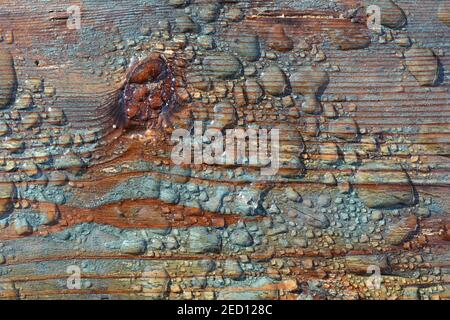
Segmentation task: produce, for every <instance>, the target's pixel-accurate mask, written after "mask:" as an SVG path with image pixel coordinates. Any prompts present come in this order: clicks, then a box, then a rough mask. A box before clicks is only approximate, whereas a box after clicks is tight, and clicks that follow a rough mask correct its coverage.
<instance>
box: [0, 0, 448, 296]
mask: <svg viewBox="0 0 450 320" xmlns="http://www.w3.org/2000/svg"><path fill="white" fill-rule="evenodd" d="M395 3H396V4H394V3H393V2H391V1H388V0H383V1H375V0H374V1H356V0H339V1H335V2H330V1H321V0H317V1H282V0H272V1H269V0H268V1H251V0H245V1H244V0H242V1H231V0H230V1H219V0H217V1H215V0H192V1H186V2H185V1H177V0H164V1H152V0H147V1H145V0H132V1H100V0H85V1H62V0H59V1H45V2H44V1H37V0H36V1H35V0H33V1H30V0H27V1H17V0H14V1H13V0H1V2H0V34H1V36H2V41H1V42H0V72H1V73H0V107H1V110H0V114H1V117H0V135H1V137H0V139H1V141H2V144H1V147H0V156H1V157H0V165H1V166H0V171H1V172H0V177H1V186H0V210H1V212H2V214H1V217H0V242H1V244H0V296H1V297H2V298H15V299H17V298H19V299H33V298H36V299H48V298H57V299H99V298H101V299H130V298H131V299H228V298H243V299H448V298H449V292H450V288H449V281H450V279H449V274H448V271H449V259H450V252H449V245H448V241H449V240H450V219H449V211H448V210H449V208H450V202H449V201H450V198H449V197H448V195H449V179H448V177H449V161H448V156H449V126H448V124H449V121H450V114H449V112H450V109H449V108H450V103H449V102H450V91H449V89H450V80H449V71H448V70H449V68H450V58H449V49H450V33H449V31H450V22H449V21H450V18H449V16H450V4H449V1H436V0H432V1H431V0H424V1H413V0H399V1H395ZM371 4H375V5H378V6H379V7H380V8H381V18H382V19H381V23H382V25H383V26H382V32H380V33H379V34H378V33H377V32H375V31H373V30H369V29H368V27H367V24H366V7H367V6H369V5H371ZM72 5H77V6H79V8H80V10H81V29H79V30H76V29H75V30H74V29H69V28H68V27H67V20H68V19H71V16H70V15H69V14H68V13H67V12H66V10H67V8H68V7H70V6H72ZM155 52H156V53H158V54H160V55H162V56H163V57H164V59H166V60H167V66H168V68H169V70H170V71H171V72H172V73H173V77H174V79H175V80H174V81H175V82H174V84H173V90H172V89H171V88H169V87H167V88H166V87H162V88H163V89H161V90H163V92H164V90H166V89H167V90H169V89H170V90H169V91H167V92H170V93H169V94H168V95H170V97H171V99H173V100H170V102H169V103H168V104H170V103H172V104H171V105H170V106H171V107H173V108H170V112H167V113H164V112H161V114H160V117H159V118H158V119H157V120H161V119H163V120H164V121H163V122H161V123H163V124H167V123H168V122H167V121H169V122H170V124H171V125H172V126H170V125H169V126H167V127H166V126H163V127H159V126H154V127H150V126H149V124H157V123H158V121H156V119H151V120H145V121H144V120H140V121H141V122H143V123H141V124H142V126H130V125H126V121H127V119H126V118H127V111H126V110H125V109H124V105H123V103H121V101H120V100H121V96H122V92H123V90H124V88H125V86H126V85H127V83H130V81H129V79H130V78H132V73H133V70H135V69H134V68H135V66H136V64H138V61H142V60H144V59H145V57H147V56H149V55H150V54H151V53H155ZM217 57H218V58H217ZM236 61H237V62H236ZM127 81H128V82H127ZM150 82H152V81H149V83H150ZM158 90H159V89H158ZM260 91H261V94H259V93H258V92H260ZM157 93H159V91H158V92H157ZM158 112H159V111H158ZM128 116H129V113H128ZM162 116H164V118H162ZM194 120H198V121H202V122H203V124H205V125H206V124H212V126H216V127H217V126H219V127H227V128H231V127H236V128H244V129H247V128H249V126H252V125H253V126H254V125H257V126H260V127H262V128H267V129H274V128H277V129H280V130H281V146H280V158H281V160H282V161H283V163H282V166H281V169H280V171H279V172H278V174H276V175H274V176H271V177H261V175H260V168H258V167H249V166H242V167H240V166H224V165H207V164H196V165H189V166H186V165H185V166H176V165H174V164H173V162H172V161H171V157H170V156H171V151H172V148H173V143H171V142H170V133H171V132H172V130H173V129H174V128H190V127H191V125H192V122H193V121H194ZM68 268H69V269H68ZM70 268H72V269H70ZM73 268H79V270H80V275H81V288H78V289H77V288H68V280H69V282H70V279H73V275H72V274H71V272H72V271H73V270H74V269H73ZM373 268H375V269H376V270H379V271H380V277H381V279H382V281H381V287H380V288H373V287H371V286H370V285H368V282H367V281H368V280H370V279H376V278H374V277H371V273H370V272H371V271H370V270H373ZM69 277H71V278H69ZM70 283H71V282H70ZM70 283H69V287H70Z"/></svg>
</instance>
